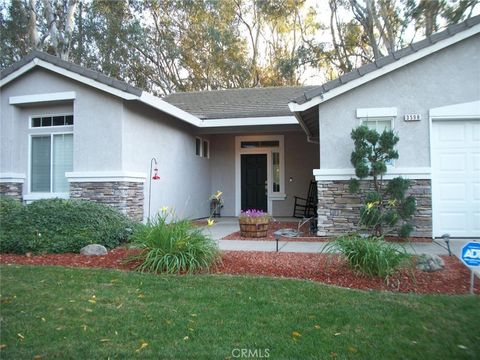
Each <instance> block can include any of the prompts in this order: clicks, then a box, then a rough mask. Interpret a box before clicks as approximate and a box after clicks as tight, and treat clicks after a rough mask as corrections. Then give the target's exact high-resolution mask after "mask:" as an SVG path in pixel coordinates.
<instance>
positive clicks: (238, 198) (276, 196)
mask: <svg viewBox="0 0 480 360" xmlns="http://www.w3.org/2000/svg"><path fill="white" fill-rule="evenodd" d="M284 138H285V137H284V135H253V136H236V137H235V215H236V216H238V215H240V212H241V207H242V191H241V186H242V177H241V155H244V154H266V155H267V188H268V194H267V212H268V213H270V214H271V213H272V210H273V201H275V200H285V198H286V195H285V150H284V149H285V146H284V144H285V141H284ZM272 140H273V141H278V142H279V147H278V148H277V147H272V148H268V147H264V148H249V149H244V148H242V147H241V144H242V141H272ZM272 152H279V153H280V191H279V192H276V193H274V192H272V187H273V179H272Z"/></svg>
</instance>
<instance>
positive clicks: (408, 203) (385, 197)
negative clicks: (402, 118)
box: [350, 125, 416, 237]
mask: <svg viewBox="0 0 480 360" xmlns="http://www.w3.org/2000/svg"><path fill="white" fill-rule="evenodd" d="M351 137H352V139H353V141H354V145H355V148H354V151H353V152H352V155H351V163H352V165H353V166H354V167H355V175H356V176H357V177H358V178H359V179H366V178H367V177H372V181H371V182H370V181H369V182H367V184H371V185H367V189H366V190H363V191H362V195H363V196H364V205H363V206H362V208H361V209H360V221H359V225H360V226H363V227H365V228H366V229H368V230H370V231H371V232H372V233H373V235H375V236H382V235H384V234H385V233H386V232H387V231H388V230H392V229H393V228H394V227H395V226H396V225H397V223H398V222H399V221H400V220H401V222H402V225H401V227H400V229H399V235H400V236H402V237H408V236H409V235H410V233H411V231H412V229H413V227H412V225H411V224H409V223H408V222H407V221H408V220H409V219H410V218H411V217H412V216H413V214H414V212H415V209H416V200H415V198H414V197H413V196H408V197H406V191H407V190H408V188H409V186H410V182H409V181H408V180H406V179H403V178H402V177H397V178H394V179H392V180H390V181H388V182H384V181H383V176H384V175H385V174H386V173H387V164H388V163H389V162H391V161H393V160H395V159H398V152H397V151H396V150H395V145H396V144H397V143H398V141H399V137H398V136H397V135H395V133H394V132H393V131H390V130H385V131H383V133H382V134H379V133H378V132H377V131H376V130H371V129H369V128H368V127H367V126H365V125H362V126H359V127H357V128H356V129H353V130H352V133H351ZM350 190H351V191H352V192H353V193H358V192H359V191H360V183H359V180H358V179H355V178H352V179H351V180H350Z"/></svg>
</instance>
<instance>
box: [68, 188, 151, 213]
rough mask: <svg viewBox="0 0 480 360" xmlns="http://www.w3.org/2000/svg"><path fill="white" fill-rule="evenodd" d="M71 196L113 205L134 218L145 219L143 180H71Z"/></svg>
mask: <svg viewBox="0 0 480 360" xmlns="http://www.w3.org/2000/svg"><path fill="white" fill-rule="evenodd" d="M70 198H71V199H88V200H93V201H97V202H99V203H103V204H107V205H111V206H113V207H115V208H116V209H118V210H119V211H120V212H122V213H123V214H126V215H128V216H130V217H131V218H132V219H134V220H139V221H141V220H143V200H144V195H143V183H142V182H130V181H111V182H70Z"/></svg>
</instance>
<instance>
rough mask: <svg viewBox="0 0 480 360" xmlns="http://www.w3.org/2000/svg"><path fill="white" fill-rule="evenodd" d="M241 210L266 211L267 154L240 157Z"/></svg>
mask: <svg viewBox="0 0 480 360" xmlns="http://www.w3.org/2000/svg"><path fill="white" fill-rule="evenodd" d="M241 177H242V182H241V192H242V195H241V197H242V210H248V209H258V210H263V211H265V212H266V211H267V154H244V155H241Z"/></svg>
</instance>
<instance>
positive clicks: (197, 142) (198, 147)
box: [195, 137, 202, 156]
mask: <svg viewBox="0 0 480 360" xmlns="http://www.w3.org/2000/svg"><path fill="white" fill-rule="evenodd" d="M195 155H197V156H202V139H200V138H199V137H197V138H195Z"/></svg>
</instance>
